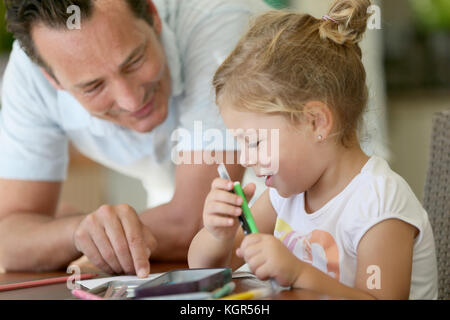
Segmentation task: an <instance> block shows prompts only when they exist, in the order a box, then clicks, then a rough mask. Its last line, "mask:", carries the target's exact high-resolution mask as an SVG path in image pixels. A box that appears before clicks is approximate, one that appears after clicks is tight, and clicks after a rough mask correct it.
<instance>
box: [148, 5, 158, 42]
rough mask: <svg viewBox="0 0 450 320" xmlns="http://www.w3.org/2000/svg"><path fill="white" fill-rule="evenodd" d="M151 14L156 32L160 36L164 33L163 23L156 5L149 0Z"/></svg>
mask: <svg viewBox="0 0 450 320" xmlns="http://www.w3.org/2000/svg"><path fill="white" fill-rule="evenodd" d="M147 2H148V6H149V10H150V14H151V15H152V17H153V28H154V29H155V31H156V34H158V35H160V34H161V31H162V22H161V17H160V16H159V13H158V9H156V6H155V4H154V3H153V1H152V0H147Z"/></svg>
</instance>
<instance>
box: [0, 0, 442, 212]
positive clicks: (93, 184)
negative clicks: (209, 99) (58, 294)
mask: <svg viewBox="0 0 450 320" xmlns="http://www.w3.org/2000/svg"><path fill="white" fill-rule="evenodd" d="M266 2H267V3H269V4H270V5H272V6H273V7H274V8H279V9H281V8H288V9H295V10H298V11H302V12H307V13H310V14H312V15H313V16H315V17H321V16H322V15H324V14H326V12H327V11H326V10H327V8H328V6H329V4H330V3H331V0H320V1H317V0H290V1H289V0H266ZM373 2H374V3H375V4H376V5H378V6H379V8H380V9H381V11H380V13H381V16H380V18H381V21H380V27H381V29H374V30H368V31H367V34H366V37H365V39H364V41H363V43H362V45H361V46H362V49H363V52H364V64H365V66H366V69H367V73H368V86H369V89H370V91H371V96H370V103H369V108H368V112H367V114H366V117H365V124H366V129H365V135H364V139H363V141H364V145H365V150H367V152H368V153H376V154H379V155H381V156H383V157H386V158H387V159H388V160H389V163H390V165H391V167H392V168H393V169H394V170H395V171H396V172H398V173H399V174H400V175H401V176H403V177H404V178H405V179H406V181H407V182H408V183H409V185H410V186H411V188H412V189H413V191H414V192H415V194H416V195H417V197H418V199H419V200H420V201H421V200H422V197H423V187H424V182H425V176H426V171H427V167H428V158H429V147H430V135H431V125H432V117H433V114H434V113H435V112H437V111H441V110H444V109H448V108H450V1H449V0H395V1H389V0H379V1H373ZM12 41H13V39H12V36H11V35H10V34H8V33H7V32H6V30H5V21H4V4H3V1H2V2H1V4H0V78H1V75H2V74H3V70H4V67H5V66H6V64H7V61H8V55H9V51H10V49H11V44H12ZM0 152H1V150H0ZM62 198H63V202H64V203H66V204H69V205H72V206H75V207H77V208H79V209H80V210H83V211H84V212H91V211H93V210H95V209H97V208H98V207H99V206H100V205H101V204H104V203H109V204H118V203H128V204H130V205H132V206H134V207H135V208H136V209H137V210H138V211H141V210H143V209H144V208H145V204H146V193H145V191H144V189H143V187H142V185H141V183H140V181H138V180H135V179H131V178H128V177H125V176H122V175H120V174H118V173H116V172H114V171H111V170H109V169H107V168H104V167H102V166H100V165H98V164H96V163H94V162H92V161H90V160H89V159H86V158H84V157H83V156H82V155H80V154H79V153H77V151H76V150H73V149H72V150H71V163H70V167H69V174H68V179H67V181H66V183H65V184H64V190H63V195H62Z"/></svg>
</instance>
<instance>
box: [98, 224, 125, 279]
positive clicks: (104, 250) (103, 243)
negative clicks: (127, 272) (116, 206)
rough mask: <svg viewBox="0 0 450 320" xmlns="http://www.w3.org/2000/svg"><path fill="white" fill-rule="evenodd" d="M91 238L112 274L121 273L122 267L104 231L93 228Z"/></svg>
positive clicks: (99, 228)
mask: <svg viewBox="0 0 450 320" xmlns="http://www.w3.org/2000/svg"><path fill="white" fill-rule="evenodd" d="M90 235H91V238H92V240H93V242H94V244H95V246H96V247H97V249H98V251H99V253H100V255H101V256H102V258H103V260H104V261H105V262H106V263H107V264H108V265H109V266H110V267H111V269H112V270H114V273H122V271H123V270H122V267H121V265H120V263H119V260H118V259H117V257H116V254H115V252H114V249H113V248H112V246H111V243H110V242H109V239H108V236H107V235H106V233H105V230H104V229H103V228H101V227H94V228H93V229H92V230H91V232H90Z"/></svg>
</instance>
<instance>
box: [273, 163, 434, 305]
mask: <svg viewBox="0 0 450 320" xmlns="http://www.w3.org/2000/svg"><path fill="white" fill-rule="evenodd" d="M270 199H271V202H272V205H273V207H274V209H275V211H276V212H277V215H278V217H277V222H276V226H275V231H274V235H275V236H276V237H277V238H279V239H280V240H281V241H282V242H283V243H284V244H285V245H286V246H287V247H288V248H289V250H290V251H292V252H293V253H294V255H295V256H296V257H297V258H299V259H301V260H302V261H305V262H308V263H311V264H312V265H313V266H315V267H316V268H318V269H319V270H321V271H323V272H324V273H326V274H328V275H329V276H331V277H333V278H335V279H337V280H339V281H340V282H341V283H343V284H345V285H347V286H350V287H354V286H355V275H356V267H357V257H356V255H357V248H358V244H359V242H360V240H361V238H362V237H363V236H364V234H365V233H366V232H367V231H368V230H369V229H370V228H372V227H373V226H374V225H376V224H378V223H379V222H381V221H383V220H386V219H399V220H402V221H405V222H407V223H409V224H411V225H413V226H415V227H416V228H417V229H418V230H419V234H418V236H417V237H416V239H415V241H414V249H413V264H412V275H411V288H410V295H409V298H410V299H437V294H438V290H437V267H436V254H435V247H434V238H433V232H432V229H431V225H430V223H429V221H428V215H427V213H426V211H425V210H424V209H423V207H422V205H421V204H420V203H419V201H418V200H417V198H416V197H415V195H414V194H413V192H412V190H411V189H410V187H409V186H408V184H407V183H406V181H405V180H404V179H403V178H402V177H400V176H399V175H398V174H396V173H395V172H393V171H392V170H391V169H390V167H389V165H388V164H387V162H386V161H385V160H384V159H382V158H379V157H376V156H373V157H371V158H370V160H369V161H368V162H367V163H366V165H365V166H364V167H363V168H362V170H361V172H360V173H359V174H358V175H357V176H356V177H355V178H354V179H353V180H352V181H351V182H350V183H349V184H348V185H347V187H346V188H345V189H344V190H343V191H342V192H341V193H340V194H338V195H337V196H336V197H334V198H333V199H332V200H330V201H329V202H328V203H327V204H326V205H325V206H323V207H322V208H321V209H319V210H318V211H316V212H314V213H312V214H308V213H306V211H305V206H304V193H302V194H298V195H295V196H292V197H290V198H282V197H281V196H280V195H279V194H278V193H277V191H276V190H275V189H271V190H270ZM380 272H382V270H381V271H380ZM370 274H372V272H370ZM368 276H369V274H368ZM381 286H383V283H381Z"/></svg>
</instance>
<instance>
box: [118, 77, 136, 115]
mask: <svg viewBox="0 0 450 320" xmlns="http://www.w3.org/2000/svg"><path fill="white" fill-rule="evenodd" d="M114 95H115V97H116V99H115V101H116V103H117V105H118V106H119V108H120V109H122V110H126V111H129V112H135V111H138V110H139V109H140V108H141V107H142V104H143V101H142V100H143V93H142V94H141V93H140V87H139V86H137V85H134V84H133V83H132V82H129V81H127V80H126V79H120V80H118V81H117V82H116V84H115V86H114Z"/></svg>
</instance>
